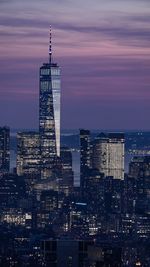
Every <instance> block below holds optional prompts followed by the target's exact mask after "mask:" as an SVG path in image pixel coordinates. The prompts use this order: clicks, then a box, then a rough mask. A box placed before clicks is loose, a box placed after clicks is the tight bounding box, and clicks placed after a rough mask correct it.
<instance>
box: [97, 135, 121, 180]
mask: <svg viewBox="0 0 150 267" xmlns="http://www.w3.org/2000/svg"><path fill="white" fill-rule="evenodd" d="M92 150H93V151H92V167H93V168H96V169H98V170H99V171H100V172H102V173H104V175H105V176H113V177H114V178H115V179H124V134H122V133H108V134H104V133H101V134H100V135H99V136H98V137H97V138H96V139H95V140H94V142H93V149H92Z"/></svg>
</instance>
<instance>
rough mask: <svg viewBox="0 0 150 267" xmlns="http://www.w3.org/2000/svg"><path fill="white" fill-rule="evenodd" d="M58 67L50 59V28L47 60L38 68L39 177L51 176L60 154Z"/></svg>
mask: <svg viewBox="0 0 150 267" xmlns="http://www.w3.org/2000/svg"><path fill="white" fill-rule="evenodd" d="M60 86H61V85H60V67H59V66H58V65H57V63H53V61H52V49H51V29H50V45H49V62H48V63H44V64H43V65H42V66H41V68H40V97H39V133H40V149H41V178H43V179H45V178H49V177H50V176H51V170H52V166H53V164H54V161H55V160H56V158H57V157H59V156H60Z"/></svg>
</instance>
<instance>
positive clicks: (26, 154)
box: [17, 132, 41, 178]
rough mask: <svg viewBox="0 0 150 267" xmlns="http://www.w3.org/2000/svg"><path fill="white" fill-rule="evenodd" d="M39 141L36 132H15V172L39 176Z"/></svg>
mask: <svg viewBox="0 0 150 267" xmlns="http://www.w3.org/2000/svg"><path fill="white" fill-rule="evenodd" d="M40 160H41V157H40V141H39V133H38V132H20V133H18V134H17V174H18V175H19V176H21V175H28V176H36V177H37V178H38V177H39V176H40Z"/></svg>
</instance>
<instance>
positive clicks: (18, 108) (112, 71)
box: [0, 0, 150, 130]
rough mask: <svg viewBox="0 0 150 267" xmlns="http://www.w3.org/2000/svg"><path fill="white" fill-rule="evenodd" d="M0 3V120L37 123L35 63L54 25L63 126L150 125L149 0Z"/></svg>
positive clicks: (14, 124) (16, 124)
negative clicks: (49, 30)
mask: <svg viewBox="0 0 150 267" xmlns="http://www.w3.org/2000/svg"><path fill="white" fill-rule="evenodd" d="M112 2H113V3H112ZM0 6H1V11H0V14H1V17H0V25H1V27H0V36H1V37H2V38H1V40H0V58H1V63H2V64H1V67H0V81H1V98H0V99H1V100H0V114H1V115H0V120H1V125H6V124H7V125H8V126H10V127H11V128H38V93H39V89H38V75H39V73H38V69H39V67H40V65H41V64H42V62H43V59H44V58H45V61H46V59H47V53H46V51H47V50H48V49H47V43H48V34H47V32H48V28H49V24H52V28H53V34H54V38H53V47H54V49H53V50H54V61H55V60H56V62H59V65H60V66H61V68H62V70H63V72H62V128H63V129H64V128H81V126H82V127H83V128H89V129H91V128H93V129H94V128H97V129H98V128H100V129H112V130H113V129H129V130H134V129H143V130H149V129H150V128H149V115H150V107H149V97H150V93H149V84H150V78H149V72H150V48H149V43H150V39H149V33H150V31H149V28H148V26H149V15H150V8H149V7H150V3H149V2H148V1H146V0H145V1H142V3H141V1H134V0H132V1H126V2H125V3H123V1H117V0H114V1H108V2H107V3H104V1H99V2H98V1H95V5H91V1H86V6H85V1H82V2H79V1H77V3H76V4H75V3H73V1H69V2H68V1H67V0H66V1H62V2H61V3H60V2H59V1H55V3H53V2H52V1H50V2H49V3H47V2H46V1H43V2H42V4H41V3H40V1H36V4H35V2H34V1H33V2H32V3H30V2H29V1H26V3H23V2H22V1H18V0H14V1H11V2H10V1H1V3H0ZM83 7H84V10H83ZM39 16H40V19H39ZM77 16H78V17H79V18H80V20H79V21H78V19H77ZM46 49H47V50H46ZM27 107H28V108H27ZM18 114H19V115H18Z"/></svg>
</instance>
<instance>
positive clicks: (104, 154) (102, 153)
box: [92, 133, 109, 176]
mask: <svg viewBox="0 0 150 267" xmlns="http://www.w3.org/2000/svg"><path fill="white" fill-rule="evenodd" d="M108 150H109V138H108V136H107V135H106V134H104V133H101V134H99V135H98V136H97V137H96V138H95V139H94V141H93V145H92V167H93V168H94V169H98V170H99V171H100V172H101V173H104V174H105V176H108V168H109V166H108V163H109V161H108V154H109V153H108Z"/></svg>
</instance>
